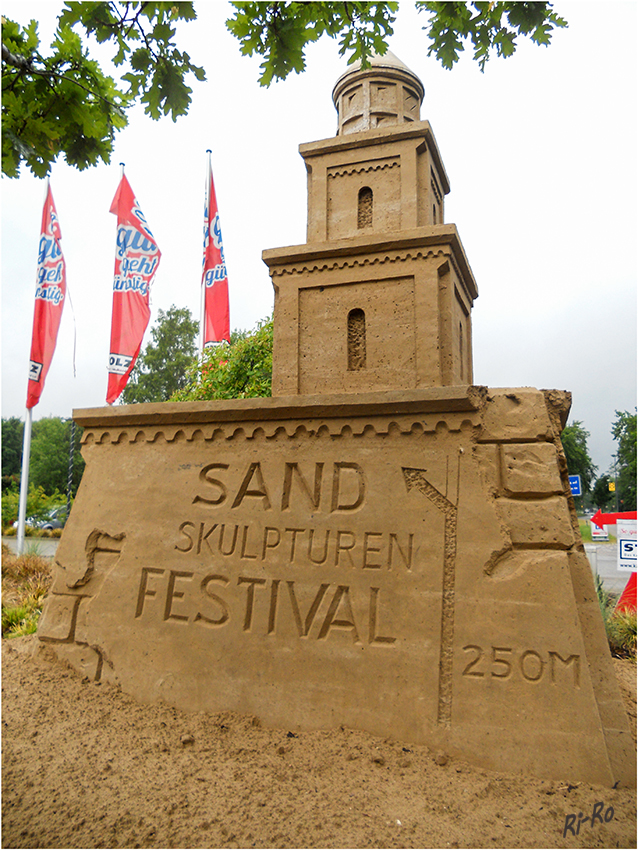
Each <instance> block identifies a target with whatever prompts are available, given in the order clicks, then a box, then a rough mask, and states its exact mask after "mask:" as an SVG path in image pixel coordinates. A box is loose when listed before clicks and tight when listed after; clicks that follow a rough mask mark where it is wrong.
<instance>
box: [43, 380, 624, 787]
mask: <svg viewBox="0 0 638 850" xmlns="http://www.w3.org/2000/svg"><path fill="white" fill-rule="evenodd" d="M298 401H299V400H298V399H295V400H294V403H293V400H292V399H263V400H252V401H245V402H239V401H238V402H230V403H223V402H208V403H204V404H196V405H195V404H186V405H170V404H169V405H136V406H130V407H120V408H116V409H112V410H93V411H83V412H81V413H80V414H78V415H77V419H78V421H79V422H80V424H82V425H83V426H84V427H85V429H86V430H85V433H84V449H83V450H84V454H85V457H86V461H87V467H86V472H85V476H84V479H83V481H82V485H81V488H80V491H79V493H78V497H77V500H76V503H75V506H74V509H73V512H72V516H71V518H70V521H69V524H68V526H67V529H66V530H65V533H64V536H63V539H62V541H61V543H60V547H59V549H58V555H57V560H56V573H55V582H54V585H53V588H52V592H51V595H50V597H49V599H48V601H47V603H46V607H45V611H44V614H43V617H42V620H41V624H40V629H39V636H40V639H41V640H43V641H45V642H47V643H48V644H50V645H51V646H53V647H54V648H55V650H56V652H57V653H58V655H59V656H60V657H63V658H65V659H67V660H68V661H69V662H70V663H71V664H73V665H74V666H75V667H76V668H77V669H79V670H81V671H82V672H83V673H85V674H86V675H87V676H89V677H90V678H91V679H95V680H105V681H109V682H116V683H118V684H119V685H120V686H121V687H122V688H123V689H124V690H125V691H127V692H128V693H130V694H132V695H133V696H135V697H136V698H137V699H139V700H141V701H153V700H158V699H161V700H164V701H166V702H169V703H171V704H174V705H177V706H180V707H182V708H187V709H192V710H196V711H199V710H211V711H214V710H229V709H232V710H237V711H240V712H247V713H251V714H255V715H257V716H258V717H260V718H261V719H262V720H263V722H265V723H268V724H272V725H281V726H285V727H286V728H288V729H290V728H293V729H295V728H296V729H309V728H317V727H319V728H334V727H337V726H339V725H342V724H344V725H347V726H353V727H356V728H363V729H366V730H369V731H370V732H373V733H376V734H382V735H392V736H395V737H397V738H399V739H402V740H405V741H414V742H424V743H427V744H429V745H431V746H433V747H438V748H444V749H445V750H446V752H448V753H450V754H456V755H458V756H460V757H462V758H465V759H470V760H471V761H473V762H475V763H478V764H481V765H484V766H486V767H492V768H497V769H501V770H508V771H511V770H513V769H514V770H520V771H528V772H531V773H534V774H537V775H542V776H550V777H560V778H565V777H569V778H572V779H582V780H587V781H589V782H594V783H602V784H613V783H614V782H616V781H618V780H620V781H623V782H630V781H631V775H632V758H631V749H632V746H631V739H630V735H629V730H628V727H627V720H626V716H625V714H624V711H623V709H622V705H621V702H620V697H619V694H618V693H617V688H616V686H615V681H614V679H613V675H611V674H610V669H611V668H610V661H609V656H608V652H607V653H606V650H605V636H604V633H603V630H602V622H601V620H600V615H599V614H598V613H597V601H596V595H595V592H594V588H593V582H592V577H591V570H590V568H589V564H588V562H587V560H586V556H585V554H584V551H583V547H582V543H580V538H579V535H578V533H577V526H576V519H575V515H574V512H573V507H572V503H571V499H570V496H569V486H568V482H567V478H566V468H565V462H564V457H563V454H562V449H561V446H560V441H559V438H558V435H559V432H560V429H561V427H562V425H561V419H562V420H563V421H564V418H565V415H566V410H567V407H568V400H567V399H566V398H565V395H564V394H557V393H542V392H539V391H535V390H498V391H495V390H490V391H487V390H485V388H479V387H469V388H468V387H465V388H460V387H455V388H452V389H448V390H441V389H436V390H430V391H427V390H426V391H415V392H413V393H405V392H404V393H396V394H391V393H390V394H388V393H376V394H368V395H362V396H356V397H353V396H350V397H348V396H341V397H339V396H331V397H330V398H329V399H328V398H321V397H319V396H315V397H306V398H304V399H303V404H301V405H299V404H298Z"/></svg>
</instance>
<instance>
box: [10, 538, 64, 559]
mask: <svg viewBox="0 0 638 850" xmlns="http://www.w3.org/2000/svg"><path fill="white" fill-rule="evenodd" d="M2 542H3V543H4V544H5V546H8V547H9V549H11V551H12V552H16V551H17V548H18V538H17V537H3V538H2ZM59 542H60V541H59V539H58V538H56V537H26V538H25V541H24V551H25V553H28V552H33V553H34V554H36V555H42V557H43V558H52V557H53V556H54V555H55V553H56V551H57V548H58V543H59Z"/></svg>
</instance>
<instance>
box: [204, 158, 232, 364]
mask: <svg viewBox="0 0 638 850" xmlns="http://www.w3.org/2000/svg"><path fill="white" fill-rule="evenodd" d="M207 184H208V185H207V187H206V190H207V191H206V206H205V208H204V267H203V269H202V287H203V290H204V318H203V339H202V344H203V346H204V347H205V346H207V345H208V344H209V343H211V342H221V341H222V340H224V339H225V340H226V341H227V342H230V309H229V306H228V275H227V273H226V261H225V260H224V246H223V244H222V230H221V226H220V223H219V211H218V209H217V198H216V196H215V185H214V183H213V170H212V168H211V165H210V160H209V162H208V179H207Z"/></svg>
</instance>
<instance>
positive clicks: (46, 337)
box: [27, 185, 66, 409]
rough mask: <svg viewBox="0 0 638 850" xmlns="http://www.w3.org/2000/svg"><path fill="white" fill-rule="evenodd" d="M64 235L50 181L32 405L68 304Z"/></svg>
mask: <svg viewBox="0 0 638 850" xmlns="http://www.w3.org/2000/svg"><path fill="white" fill-rule="evenodd" d="M61 239H62V233H61V231H60V223H59V221H58V214H57V212H56V210H55V204H54V202H53V194H52V193H51V186H50V185H49V186H48V187H47V195H46V199H45V201H44V209H43V210H42V226H41V228H40V247H39V250H38V277H37V286H36V291H35V310H34V312H33V336H32V338H31V357H30V363H29V383H28V389H27V408H28V409H31V408H32V407H35V405H36V404H37V403H38V402H39V401H40V396H41V395H42V390H43V389H44V381H45V379H46V376H47V372H48V371H49V366H50V365H51V360H52V359H53V352H54V351H55V344H56V342H57V338H58V328H59V327H60V320H61V318H62V310H63V308H64V301H65V297H66V266H65V264H64V256H63V254H62V247H61V245H60V240H61Z"/></svg>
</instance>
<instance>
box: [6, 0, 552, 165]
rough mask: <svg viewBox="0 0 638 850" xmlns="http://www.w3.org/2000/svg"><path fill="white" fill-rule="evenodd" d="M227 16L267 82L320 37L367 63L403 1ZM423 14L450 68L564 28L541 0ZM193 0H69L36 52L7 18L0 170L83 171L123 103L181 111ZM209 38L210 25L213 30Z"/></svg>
mask: <svg viewBox="0 0 638 850" xmlns="http://www.w3.org/2000/svg"><path fill="white" fill-rule="evenodd" d="M231 5H232V6H233V7H234V15H233V16H232V17H231V18H230V19H229V20H228V21H227V22H226V25H227V27H228V29H229V30H230V32H231V33H233V35H234V36H235V37H236V38H237V39H238V40H239V43H240V46H241V52H242V53H243V54H245V55H250V56H252V55H255V54H256V55H258V56H261V57H263V62H262V64H261V75H260V78H259V82H260V83H261V85H265V86H268V85H270V83H271V82H272V81H273V80H283V79H285V78H286V77H287V76H288V74H290V73H291V72H292V71H295V72H297V73H299V72H301V71H303V70H304V69H305V67H306V60H305V55H304V54H305V49H306V47H307V46H308V45H309V44H311V43H312V42H315V41H317V40H318V39H319V38H320V37H321V36H323V35H327V36H329V37H331V38H336V39H338V40H339V45H340V48H339V49H340V53H341V54H342V55H344V56H347V57H348V62H354V61H355V60H357V59H360V60H361V61H362V64H363V66H364V67H366V66H367V64H368V59H369V57H370V55H371V54H372V53H373V52H376V53H378V54H383V53H385V52H386V50H387V46H388V38H389V37H390V36H391V35H392V33H393V25H394V22H395V19H396V14H397V12H398V9H399V4H398V2H395V1H392V2H391V1H390V0H386V2H372V3H371V2H340V3H323V2H307V3H306V2H292V0H281V1H280V2H250V3H245V2H234V3H231ZM415 5H416V8H417V9H418V10H419V12H422V13H424V16H425V17H427V23H426V25H425V26H424V27H423V30H424V31H425V39H424V40H425V42H426V44H428V54H429V55H434V56H435V57H436V58H437V59H438V60H439V61H440V62H441V63H442V64H443V66H444V67H445V68H451V67H452V66H453V65H454V64H455V62H457V61H458V59H459V56H460V54H461V52H462V51H463V50H464V49H465V47H466V45H471V47H472V50H473V55H474V58H475V59H476V60H477V62H478V63H479V66H480V68H481V70H483V69H484V67H485V63H486V62H487V60H488V58H489V57H490V55H492V54H493V53H496V55H497V56H511V55H512V54H513V53H514V52H515V50H516V44H517V39H518V38H519V37H520V36H525V37H529V38H530V39H531V40H532V41H533V42H535V43H536V44H541V45H548V44H549V43H550V40H551V36H552V34H553V31H554V30H555V29H556V28H558V27H564V26H567V24H566V22H565V21H564V20H563V19H562V18H560V17H559V16H558V15H556V13H555V12H554V11H553V8H552V4H551V3H543V2H534V3H529V2H440V3H427V2H423V0H416V4H415ZM196 17H197V15H196V11H195V6H194V3H193V2H177V1H176V0H175V1H174V2H142V0H111V2H81V3H80V2H68V3H66V4H65V5H64V8H63V9H62V11H61V13H60V15H59V16H58V27H57V31H56V34H55V38H54V40H53V42H52V44H51V47H50V52H48V53H45V52H44V51H43V50H41V46H40V40H39V37H38V34H37V22H36V21H31V22H30V23H29V24H28V25H27V26H25V27H22V26H20V25H19V24H17V23H15V22H13V21H10V20H8V19H5V18H4V17H3V19H2V172H3V174H5V175H7V176H9V177H17V176H18V174H19V171H20V165H21V163H26V165H27V166H28V167H29V168H30V169H31V171H32V172H33V173H34V174H35V175H36V176H38V177H44V176H46V175H47V174H49V172H50V170H51V165H52V163H53V162H54V161H55V160H56V159H57V157H58V156H60V155H64V157H65V159H66V161H67V162H68V163H69V165H73V166H75V167H77V168H79V169H83V168H86V167H87V166H89V165H96V164H97V163H98V162H99V161H100V160H102V161H103V162H106V163H108V162H110V158H111V154H112V151H113V143H114V138H115V134H116V132H117V131H118V130H121V129H122V128H124V127H125V126H126V125H127V123H128V118H127V116H126V109H127V108H129V107H130V106H132V105H133V104H134V103H136V102H137V101H140V102H141V103H143V104H144V107H145V112H146V113H147V114H148V115H149V116H150V117H151V118H153V119H158V118H160V117H161V116H162V115H170V116H171V117H172V119H173V120H175V119H176V118H177V117H178V116H180V115H185V114H186V113H187V112H188V109H189V106H190V103H191V94H192V89H191V88H190V86H189V84H188V82H187V80H188V81H190V75H193V76H194V77H195V79H197V80H199V81H203V80H204V79H205V73H204V69H203V68H201V67H199V66H198V65H195V64H194V63H193V62H192V61H191V57H190V56H189V55H188V53H186V52H184V51H182V50H180V49H179V47H178V46H177V43H176V41H175V35H176V24H177V23H178V22H179V21H194V20H195V19H196ZM89 37H94V38H95V39H96V40H97V41H98V42H99V43H100V44H109V45H111V46H112V48H113V54H112V61H113V63H114V65H115V66H116V67H118V68H121V69H122V72H123V73H122V75H121V78H120V80H119V81H116V80H114V79H113V77H111V76H109V75H108V74H106V73H105V72H104V71H103V70H102V68H101V67H100V65H99V63H98V62H97V61H95V60H94V59H91V58H90V56H89V53H88V50H87V47H86V43H85V42H86V40H87V39H88V38H89ZM212 38H213V39H214V34H213V35H212Z"/></svg>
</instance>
